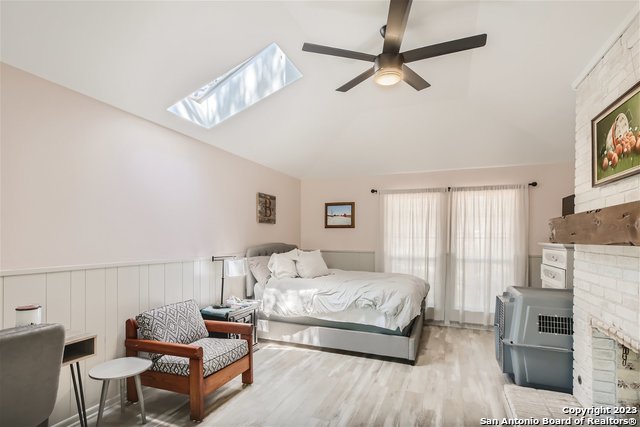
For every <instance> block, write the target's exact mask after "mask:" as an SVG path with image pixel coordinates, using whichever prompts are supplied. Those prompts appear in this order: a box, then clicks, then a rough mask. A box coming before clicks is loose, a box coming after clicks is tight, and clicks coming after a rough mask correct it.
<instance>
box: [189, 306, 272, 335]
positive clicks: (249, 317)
mask: <svg viewBox="0 0 640 427" xmlns="http://www.w3.org/2000/svg"><path fill="white" fill-rule="evenodd" d="M259 306H260V302H259V301H256V302H254V303H251V304H249V305H247V306H246V307H239V308H212V307H211V306H209V307H205V308H203V309H202V310H200V314H202V318H203V319H204V320H219V321H222V322H236V323H251V324H253V345H256V344H258V307H259ZM212 336H213V335H212ZM215 337H218V338H220V337H224V338H232V337H233V338H239V337H237V336H235V335H232V334H222V335H216V336H215Z"/></svg>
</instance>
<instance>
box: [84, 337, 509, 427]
mask: <svg viewBox="0 0 640 427" xmlns="http://www.w3.org/2000/svg"><path fill="white" fill-rule="evenodd" d="M259 348H260V349H259V350H258V351H257V352H256V353H255V356H254V360H255V371H254V383H253V384H252V385H251V386H243V385H242V384H241V382H240V378H236V379H234V380H232V381H231V382H230V383H228V384H227V385H225V386H224V387H223V388H221V389H219V390H218V391H216V392H215V393H213V394H211V395H210V396H209V397H208V398H207V399H206V401H205V406H206V408H207V409H206V414H207V415H206V418H205V419H204V421H203V422H202V423H201V424H200V425H202V426H387V425H390V426H472V425H479V421H480V418H481V417H487V418H502V417H504V416H506V415H505V413H504V409H503V407H502V386H503V384H504V380H503V376H502V374H501V373H500V370H499V368H498V365H497V364H496V361H495V359H494V350H493V334H492V333H491V332H488V331H481V330H471V329H459V328H445V327H441V326H426V327H425V329H424V333H423V335H422V342H421V349H420V356H419V358H418V362H417V364H416V366H411V365H408V364H403V363H397V362H393V361H389V360H383V359H381V358H376V357H361V356H355V355H352V354H346V353H340V352H330V351H321V350H315V349H311V348H306V347H299V346H295V347H294V346H286V345H280V344H277V343H274V342H263V343H261V344H260V347H259ZM144 395H145V402H146V409H147V421H148V424H147V425H148V426H170V425H176V426H192V425H194V423H192V422H191V421H190V420H189V406H188V400H187V397H186V396H182V395H178V394H175V393H169V392H164V391H161V390H155V389H151V388H146V387H145V389H144ZM139 420H140V418H139V415H138V406H137V404H136V405H132V406H128V407H127V408H126V411H125V413H124V414H121V413H120V408H119V405H116V406H113V407H111V408H109V409H108V410H107V411H106V412H105V415H104V417H103V425H105V426H129V425H131V426H133V425H136V424H139V423H140V421H139ZM89 422H90V424H91V425H95V417H93V418H92V419H90V420H89Z"/></svg>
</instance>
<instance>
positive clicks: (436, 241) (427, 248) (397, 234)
mask: <svg viewBox="0 0 640 427" xmlns="http://www.w3.org/2000/svg"><path fill="white" fill-rule="evenodd" d="M380 213H381V221H380V223H381V235H382V239H381V242H380V243H381V245H382V248H381V249H382V250H381V253H382V260H381V263H382V266H381V267H382V270H383V271H388V272H394V273H406V274H412V275H414V276H418V277H420V278H422V279H424V280H425V281H426V282H427V283H428V284H429V286H430V287H431V289H430V290H429V294H428V297H427V316H428V317H429V318H435V319H437V320H443V319H444V303H445V292H444V286H445V268H446V256H445V254H446V244H447V240H446V226H447V194H446V189H440V190H438V189H435V190H432V191H428V192H427V191H421V192H406V193H400V192H398V193H390V194H384V193H383V194H381V195H380Z"/></svg>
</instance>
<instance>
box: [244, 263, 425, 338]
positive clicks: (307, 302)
mask: <svg viewBox="0 0 640 427" xmlns="http://www.w3.org/2000/svg"><path fill="white" fill-rule="evenodd" d="M330 272H331V274H330V275H328V276H322V277H316V278H314V279H303V278H284V279H275V278H271V279H269V281H268V282H267V283H266V284H265V285H263V286H256V297H258V298H261V299H262V312H263V314H264V315H265V316H267V317H269V316H271V315H278V316H281V317H313V318H316V319H324V320H333V321H344V322H353V321H354V318H357V320H356V321H355V323H361V324H366V325H372V326H378V327H383V328H387V329H392V330H395V329H404V328H405V327H406V326H408V325H409V324H410V323H411V321H412V320H413V318H415V317H416V316H418V315H419V314H420V306H421V304H422V301H423V300H424V298H425V297H426V296H427V292H428V291H429V285H428V284H427V283H425V281H424V280H422V279H419V278H417V277H415V276H410V275H408V274H395V273H372V272H367V271H344V270H336V269H331V270H330ZM260 294H261V295H260ZM369 310H375V311H376V312H378V313H381V314H382V315H383V316H379V315H378V316H371V315H369V316H367V315H362V314H363V313H364V312H366V311H369ZM352 314H353V316H352ZM381 319H383V320H382V321H381ZM381 323H384V324H381Z"/></svg>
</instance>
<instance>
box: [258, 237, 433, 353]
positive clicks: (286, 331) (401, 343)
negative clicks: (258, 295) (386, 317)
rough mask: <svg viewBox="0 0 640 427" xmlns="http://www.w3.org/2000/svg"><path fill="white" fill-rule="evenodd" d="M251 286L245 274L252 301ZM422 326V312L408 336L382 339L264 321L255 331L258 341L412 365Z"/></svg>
mask: <svg viewBox="0 0 640 427" xmlns="http://www.w3.org/2000/svg"><path fill="white" fill-rule="evenodd" d="M296 247H297V246H295V245H290V244H287V243H266V244H263V245H258V246H252V247H250V248H248V249H247V252H246V256H247V257H254V256H270V255H271V254H273V253H283V252H289V251H290V250H292V249H295V248H296ZM255 284H256V280H255V278H254V277H253V274H251V273H249V274H247V279H246V288H247V289H246V291H247V297H249V298H252V297H253V287H254V285H255ZM423 324H424V309H423V310H422V311H421V313H420V315H419V316H418V318H416V319H415V321H414V322H413V327H412V329H411V332H410V333H409V336H399V335H385V334H377V333H374V332H363V331H353V330H347V329H337V328H330V327H326V326H310V325H301V324H297V323H288V322H282V321H275V320H265V319H260V320H258V325H257V327H258V338H261V339H266V340H273V341H281V342H287V343H294V344H303V345H309V346H313V347H322V348H330V349H336V350H345V351H353V352H358V353H366V354H375V355H378V356H385V357H393V358H398V359H405V360H407V361H410V362H412V363H413V364H415V362H416V359H417V358H418V349H419V344H420V337H421V335H422V327H423Z"/></svg>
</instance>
